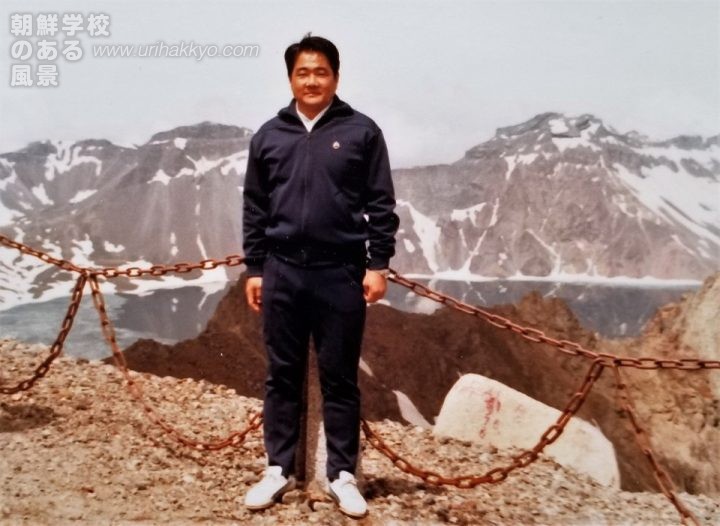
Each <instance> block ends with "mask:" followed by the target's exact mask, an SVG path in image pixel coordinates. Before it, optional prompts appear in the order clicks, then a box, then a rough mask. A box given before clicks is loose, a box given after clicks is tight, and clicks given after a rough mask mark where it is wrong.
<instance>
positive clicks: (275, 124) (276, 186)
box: [243, 96, 398, 480]
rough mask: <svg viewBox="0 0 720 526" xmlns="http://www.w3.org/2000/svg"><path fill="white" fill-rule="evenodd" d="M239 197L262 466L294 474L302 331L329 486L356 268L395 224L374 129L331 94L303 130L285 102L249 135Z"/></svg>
mask: <svg viewBox="0 0 720 526" xmlns="http://www.w3.org/2000/svg"><path fill="white" fill-rule="evenodd" d="M243 198H244V204H243V236H244V242H243V245H244V251H245V257H246V264H247V267H248V275H249V276H262V277H263V284H262V312H263V333H264V338H265V346H266V350H267V355H268V362H269V371H268V376H267V380H266V385H265V387H266V389H265V409H264V413H265V415H264V417H265V419H264V429H265V448H266V450H267V454H268V463H269V465H277V466H281V467H282V468H283V474H285V475H288V474H290V473H292V471H293V469H294V459H295V449H296V447H297V441H298V436H299V427H300V405H301V400H302V386H303V379H304V372H305V364H306V360H307V353H308V345H309V339H310V337H311V336H312V338H313V341H314V343H315V348H316V350H317V355H318V366H319V368H320V386H321V391H322V394H323V418H324V424H325V432H326V436H327V451H328V465H327V475H328V477H329V478H330V479H331V480H332V479H334V478H337V476H338V474H339V472H340V471H348V472H350V473H354V472H355V467H356V463H357V454H358V446H359V419H360V392H359V390H358V386H357V379H358V365H359V360H360V348H361V342H362V335H363V329H364V325H365V308H366V306H365V300H364V298H363V286H362V280H363V277H364V275H365V269H366V268H370V269H383V268H387V266H388V262H389V259H390V258H391V257H392V256H393V254H394V251H395V233H396V232H397V229H398V217H397V215H396V214H395V213H394V208H395V197H394V190H393V184H392V179H391V175H390V165H389V161H388V154H387V148H386V146H385V141H384V139H383V135H382V132H381V131H380V129H379V128H378V127H377V125H376V124H375V123H374V122H373V121H372V120H371V119H369V118H368V117H366V116H365V115H363V114H361V113H359V112H356V111H355V110H353V109H352V108H351V107H350V106H349V105H348V104H346V103H344V102H343V101H341V100H340V99H339V98H338V97H337V96H336V97H335V98H334V100H333V102H332V104H331V106H330V108H329V109H328V111H327V112H326V113H325V115H323V117H322V118H321V119H320V120H319V121H318V122H317V123H316V124H315V126H314V127H313V129H312V131H311V132H308V131H307V130H306V129H305V126H304V125H303V124H302V122H301V121H300V119H299V117H298V115H297V112H296V110H295V101H294V100H293V101H291V103H290V105H289V106H288V107H287V108H284V109H282V110H280V112H279V113H278V116H277V117H275V118H274V119H272V120H270V121H268V122H267V123H265V124H264V125H263V126H262V127H261V128H260V130H258V132H257V133H256V134H255V135H254V136H253V138H252V141H251V143H250V151H249V155H248V168H247V173H246V175H245V183H244V189H243ZM366 245H367V247H366ZM368 253H369V254H368ZM368 256H369V257H368Z"/></svg>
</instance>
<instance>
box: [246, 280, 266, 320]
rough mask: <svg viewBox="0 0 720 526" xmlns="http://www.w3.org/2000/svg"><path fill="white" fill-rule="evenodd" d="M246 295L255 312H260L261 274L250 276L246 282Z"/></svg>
mask: <svg viewBox="0 0 720 526" xmlns="http://www.w3.org/2000/svg"><path fill="white" fill-rule="evenodd" d="M245 296H246V297H247V302H248V305H250V308H251V309H252V310H254V311H255V312H260V308H261V305H262V278H261V277H259V276H256V277H252V278H248V279H247V283H246V284H245Z"/></svg>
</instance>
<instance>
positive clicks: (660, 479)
mask: <svg viewBox="0 0 720 526" xmlns="http://www.w3.org/2000/svg"><path fill="white" fill-rule="evenodd" d="M612 370H613V373H614V375H615V388H616V389H617V393H618V397H617V402H618V405H619V407H620V409H621V410H622V411H623V412H624V413H625V414H626V415H627V417H628V421H629V422H630V426H631V427H632V430H633V431H634V433H635V441H636V442H637V445H638V447H639V448H640V451H642V453H643V455H645V458H647V461H648V463H649V464H650V467H651V468H652V470H653V475H654V476H655V481H656V482H657V484H658V486H659V487H660V491H661V492H662V493H663V495H665V496H666V497H667V499H668V500H669V501H670V502H671V503H672V505H673V506H675V509H676V510H677V511H678V513H679V514H680V517H681V518H682V519H681V520H682V523H683V524H687V521H690V522H691V523H692V524H694V525H695V526H700V521H699V520H698V519H697V517H696V516H695V515H694V514H693V513H692V512H691V511H690V510H689V509H688V508H687V507H686V506H685V504H683V502H682V501H681V500H680V498H679V497H678V495H677V489H676V488H675V484H673V481H672V479H671V478H670V475H669V474H668V472H667V471H665V469H663V467H662V466H661V465H660V464H659V463H658V461H657V459H656V458H655V454H654V453H653V450H652V444H651V442H650V437H649V436H648V433H647V431H645V429H644V428H643V427H642V426H641V425H640V421H639V420H638V417H637V409H636V407H635V403H634V402H633V399H632V396H631V395H630V390H629V389H628V386H627V384H626V383H625V381H624V380H623V377H622V374H621V373H620V368H619V367H613V368H612Z"/></svg>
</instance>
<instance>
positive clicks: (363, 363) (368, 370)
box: [360, 358, 375, 378]
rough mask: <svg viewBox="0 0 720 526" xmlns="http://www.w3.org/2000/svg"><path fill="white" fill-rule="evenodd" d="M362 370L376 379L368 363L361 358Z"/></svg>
mask: <svg viewBox="0 0 720 526" xmlns="http://www.w3.org/2000/svg"><path fill="white" fill-rule="evenodd" d="M360 370H361V371H362V372H364V373H365V374H366V375H368V376H372V377H373V378H374V377H375V374H374V373H373V372H372V369H370V366H369V365H368V363H367V362H366V361H365V360H363V359H362V358H360Z"/></svg>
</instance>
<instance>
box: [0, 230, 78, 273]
mask: <svg viewBox="0 0 720 526" xmlns="http://www.w3.org/2000/svg"><path fill="white" fill-rule="evenodd" d="M0 245H5V246H6V247H8V248H14V249H16V250H19V251H20V252H21V253H23V254H27V255H28V256H34V257H36V258H38V259H40V260H41V261H44V262H45V263H50V264H51V265H55V266H56V267H60V268H61V269H63V270H67V271H70V272H81V273H82V272H83V270H84V269H83V268H82V267H78V266H77V265H75V264H74V263H72V262H71V261H67V260H65V259H58V258H55V257H53V256H51V255H50V254H47V253H45V252H40V251H39V250H36V249H34V248H32V247H29V246H27V245H24V244H22V243H18V242H17V241H15V240H12V239H10V238H9V237H5V236H3V235H2V234H0Z"/></svg>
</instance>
